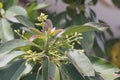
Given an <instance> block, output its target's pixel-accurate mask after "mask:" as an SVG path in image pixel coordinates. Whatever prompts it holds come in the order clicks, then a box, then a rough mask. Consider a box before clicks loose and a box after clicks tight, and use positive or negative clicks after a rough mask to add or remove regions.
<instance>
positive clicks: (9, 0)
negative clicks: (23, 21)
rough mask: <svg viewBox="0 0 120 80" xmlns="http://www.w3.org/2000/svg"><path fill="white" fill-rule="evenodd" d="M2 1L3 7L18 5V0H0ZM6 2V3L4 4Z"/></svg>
mask: <svg viewBox="0 0 120 80" xmlns="http://www.w3.org/2000/svg"><path fill="white" fill-rule="evenodd" d="M0 2H2V3H3V5H4V6H3V8H4V9H8V8H10V7H11V6H14V5H18V0H0ZM6 4H7V5H6Z"/></svg>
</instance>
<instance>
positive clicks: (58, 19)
mask: <svg viewBox="0 0 120 80" xmlns="http://www.w3.org/2000/svg"><path fill="white" fill-rule="evenodd" d="M68 23H69V22H68V20H67V18H66V12H62V13H60V14H57V15H56V16H55V17H53V25H54V26H55V27H57V28H66V27H67V25H68Z"/></svg>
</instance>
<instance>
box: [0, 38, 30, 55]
mask: <svg viewBox="0 0 120 80" xmlns="http://www.w3.org/2000/svg"><path fill="white" fill-rule="evenodd" d="M27 45H31V43H30V42H28V41H25V40H22V39H15V40H11V41H8V42H6V43H4V44H1V45H0V57H2V56H3V55H6V54H8V53H9V52H10V51H12V50H13V49H15V48H18V47H22V46H27Z"/></svg>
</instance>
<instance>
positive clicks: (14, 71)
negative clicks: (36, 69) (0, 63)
mask: <svg viewBox="0 0 120 80" xmlns="http://www.w3.org/2000/svg"><path fill="white" fill-rule="evenodd" d="M25 63H26V61H24V60H18V61H15V62H13V63H12V64H10V66H9V65H7V66H6V67H4V68H2V69H0V80H19V79H20V77H21V76H22V73H23V72H24V70H25V68H26V65H25Z"/></svg>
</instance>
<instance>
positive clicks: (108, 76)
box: [89, 56, 120, 80]
mask: <svg viewBox="0 0 120 80" xmlns="http://www.w3.org/2000/svg"><path fill="white" fill-rule="evenodd" d="M89 59H90V60H91V62H92V63H93V67H94V69H95V71H96V72H98V73H99V74H100V75H101V76H102V77H103V78H104V80H114V79H115V78H117V77H119V76H117V75H116V74H115V72H119V71H120V69H118V68H117V67H115V66H114V65H113V64H111V63H110V62H108V61H106V60H105V59H102V58H98V57H92V56H90V57H89Z"/></svg>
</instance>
